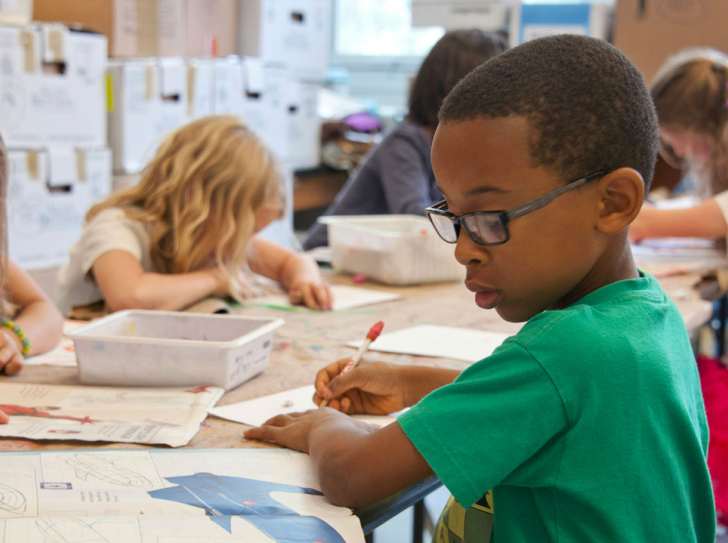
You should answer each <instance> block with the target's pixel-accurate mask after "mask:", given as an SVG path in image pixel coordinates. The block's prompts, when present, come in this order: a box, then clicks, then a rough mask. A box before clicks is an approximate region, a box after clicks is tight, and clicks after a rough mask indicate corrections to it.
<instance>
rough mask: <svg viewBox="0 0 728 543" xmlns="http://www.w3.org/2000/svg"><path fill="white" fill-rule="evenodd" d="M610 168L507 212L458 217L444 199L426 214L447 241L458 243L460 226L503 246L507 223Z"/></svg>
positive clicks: (473, 235)
mask: <svg viewBox="0 0 728 543" xmlns="http://www.w3.org/2000/svg"><path fill="white" fill-rule="evenodd" d="M611 171H612V170H604V171H601V172H597V173H594V174H592V175H590V176H588V177H584V178H582V179H579V180H578V181H573V182H571V183H569V184H568V185H564V186H563V187H559V188H558V189H556V190H552V191H551V192H547V193H546V194H544V195H543V196H539V197H538V198H534V199H533V200H530V201H528V202H526V203H525V204H521V205H519V206H516V207H514V208H512V209H509V210H508V211H476V212H475V213H468V214H466V215H461V216H459V217H457V216H455V215H453V214H452V213H450V212H449V211H448V210H447V202H445V200H443V201H442V202H439V203H437V204H435V205H433V206H432V207H428V208H427V209H425V213H426V214H427V216H428V218H429V219H430V222H431V223H432V226H434V227H435V230H436V231H437V233H438V235H439V236H440V237H441V238H442V239H443V240H444V241H446V242H447V243H457V241H458V236H459V235H460V225H462V226H463V227H464V228H465V231H466V232H467V233H468V235H469V236H470V238H471V239H472V240H473V241H474V242H475V243H477V244H479V245H502V244H503V243H505V242H506V241H508V239H509V238H510V234H509V233H508V223H509V222H511V221H514V220H516V219H517V218H519V217H523V216H524V215H528V214H529V213H531V212H533V211H536V210H537V209H541V208H542V207H546V206H547V205H549V204H550V203H551V202H553V201H554V200H555V199H556V198H558V197H559V196H561V195H562V194H564V193H566V192H568V191H570V190H573V189H575V188H577V187H580V186H582V185H583V184H585V183H588V182H589V181H594V180H596V179H601V178H602V177H604V176H605V175H607V174H608V173H610V172H611Z"/></svg>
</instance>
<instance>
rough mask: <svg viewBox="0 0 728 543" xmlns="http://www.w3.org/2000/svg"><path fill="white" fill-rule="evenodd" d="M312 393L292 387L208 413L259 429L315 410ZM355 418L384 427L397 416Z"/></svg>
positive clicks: (355, 416) (363, 416)
mask: <svg viewBox="0 0 728 543" xmlns="http://www.w3.org/2000/svg"><path fill="white" fill-rule="evenodd" d="M315 391H316V389H315V388H314V386H313V385H309V386H305V387H300V388H293V389H291V390H286V391H284V392H279V393H278V394H271V395H270V396H263V397H262V398H256V399H254V400H249V401H247V402H240V403H234V404H230V405H224V406H222V407H214V408H212V409H210V410H209V413H210V414H211V415H215V416H216V417H220V418H221V419H225V420H231V421H233V422H239V423H241V424H249V425H251V426H260V425H262V424H263V423H264V422H265V421H267V420H268V419H270V418H273V417H275V416H276V415H285V414H287V413H300V412H302V411H308V410H309V409H316V408H317V407H316V404H315V403H313V394H314V392H315ZM354 418H356V419H358V420H361V421H363V422H366V423H369V424H377V425H379V426H386V425H387V424H389V423H390V422H394V421H395V420H397V419H396V416H381V417H380V416H376V415H354Z"/></svg>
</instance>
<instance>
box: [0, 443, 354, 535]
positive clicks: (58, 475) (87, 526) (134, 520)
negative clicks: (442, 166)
mask: <svg viewBox="0 0 728 543" xmlns="http://www.w3.org/2000/svg"><path fill="white" fill-rule="evenodd" d="M320 488H321V487H320V486H319V483H318V480H317V478H316V475H315V474H314V472H313V468H312V466H311V460H310V458H309V457H308V455H305V454H301V453H297V452H292V451H286V450H240V449H234V450H226V449H212V450H211V449H206V450H205V449H199V450H194V449H187V450H180V451H164V450H151V451H146V450H144V451H129V450H126V451H124V450H119V451H101V450H83V451H73V450H72V451H47V452H31V453H25V452H24V453H3V454H2V455H0V489H1V492H0V506H2V507H0V543H50V542H81V541H84V542H94V543H96V542H98V543H102V542H104V543H218V542H223V541H225V542H233V543H235V542H243V541H244V542H246V543H269V542H271V541H293V540H296V541H298V540H299V536H301V535H302V534H303V535H305V536H307V539H306V540H307V541H309V540H310V541H327V542H329V543H364V535H363V533H362V530H361V524H360V522H359V519H358V518H357V517H356V516H354V515H353V514H352V512H351V510H350V509H346V508H344V507H336V506H334V505H331V503H329V501H328V500H326V498H325V497H324V496H323V495H322V493H321V491H320ZM308 537H310V539H309V538H308Z"/></svg>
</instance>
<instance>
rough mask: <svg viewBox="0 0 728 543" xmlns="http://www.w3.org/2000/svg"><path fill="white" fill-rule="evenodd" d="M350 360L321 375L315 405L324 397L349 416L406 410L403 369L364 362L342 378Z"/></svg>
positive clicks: (323, 371) (330, 405) (322, 371)
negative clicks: (342, 371) (342, 373)
mask: <svg viewBox="0 0 728 543" xmlns="http://www.w3.org/2000/svg"><path fill="white" fill-rule="evenodd" d="M349 360H350V359H349V358H344V359H342V360H339V361H338V362H334V363H333V364H329V365H328V366H326V367H325V368H324V369H322V370H321V371H319V372H318V374H317V375H316V394H314V397H313V401H314V403H316V405H321V401H322V400H323V399H324V398H325V399H326V400H328V402H329V403H328V406H329V407H331V408H332V409H336V410H337V411H341V412H343V413H346V414H348V415H355V414H368V415H388V414H390V413H396V412H397V411H401V410H402V409H404V408H405V407H407V404H406V402H405V398H404V392H405V391H404V386H403V383H402V379H401V369H400V368H398V367H397V366H392V365H389V364H385V363H383V362H372V363H366V362H362V363H361V364H360V365H359V366H357V367H356V368H354V369H353V370H352V371H350V372H348V373H346V374H344V375H340V374H341V370H343V369H344V366H346V364H347V363H348V362H349Z"/></svg>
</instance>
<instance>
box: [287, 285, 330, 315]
mask: <svg viewBox="0 0 728 543" xmlns="http://www.w3.org/2000/svg"><path fill="white" fill-rule="evenodd" d="M288 298H289V300H290V301H291V303H292V304H302V305H305V306H306V307H309V308H311V309H321V310H331V309H332V308H333V304H334V299H333V297H332V295H331V288H330V287H329V285H327V284H326V283H322V282H319V281H301V282H299V283H295V284H293V285H291V287H290V289H288Z"/></svg>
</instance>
